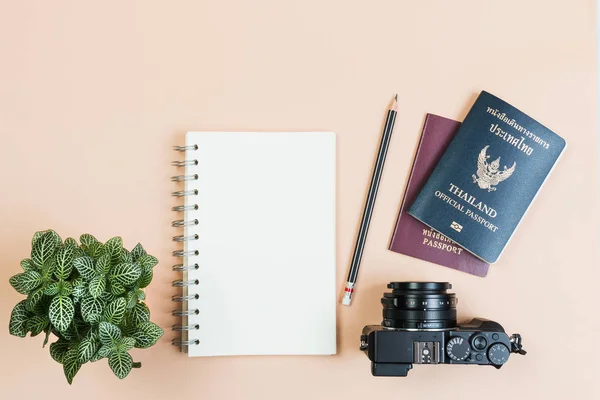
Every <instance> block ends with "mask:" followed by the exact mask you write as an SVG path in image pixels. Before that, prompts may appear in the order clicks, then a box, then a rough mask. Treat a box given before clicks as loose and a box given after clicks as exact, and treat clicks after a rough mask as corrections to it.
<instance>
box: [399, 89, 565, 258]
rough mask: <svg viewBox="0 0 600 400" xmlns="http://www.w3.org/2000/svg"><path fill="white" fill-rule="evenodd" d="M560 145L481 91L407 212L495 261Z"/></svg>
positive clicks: (560, 140) (562, 145)
mask: <svg viewBox="0 0 600 400" xmlns="http://www.w3.org/2000/svg"><path fill="white" fill-rule="evenodd" d="M565 147H566V142H565V140H564V139H563V138H561V137H560V136H558V135H557V134H556V133H554V132H552V131H551V130H550V129H548V128H546V127H545V126H543V125H542V124H540V123H539V122H537V121H535V120H534V119H533V118H531V117H529V116H528V115H526V114H525V113H523V112H521V111H519V110H518V109H516V108H515V107H513V106H511V105H510V104H508V103H507V102H505V101H503V100H501V99H499V98H498V97H496V96H494V95H492V94H490V93H488V92H486V91H482V92H481V93H480V94H479V96H478V98H477V100H476V101H475V103H474V104H473V106H472V108H471V110H470V111H469V113H468V114H467V116H466V118H465V120H464V121H463V123H462V125H461V126H460V128H458V131H457V132H456V135H455V136H454V138H453V139H452V141H451V142H450V144H449V145H448V148H447V149H446V151H445V152H444V154H443V155H442V157H441V158H440V161H439V162H438V163H437V165H436V166H435V168H434V170H433V172H432V173H431V175H430V177H429V179H428V180H427V182H426V183H425V185H424V186H423V188H422V189H421V191H420V192H419V194H418V196H417V198H416V200H415V201H414V203H413V204H412V205H411V206H410V208H409V210H408V213H409V214H410V215H412V216H413V217H415V218H417V219H418V220H420V221H421V222H423V223H424V224H426V225H428V226H430V227H431V228H433V229H434V230H436V231H438V232H440V233H441V234H442V235H444V236H446V237H448V238H449V239H450V240H452V241H454V242H456V243H458V244H459V245H460V246H462V247H463V248H465V249H466V250H468V251H469V252H471V253H473V254H474V255H476V256H477V257H479V258H481V259H482V260H484V261H485V262H488V263H490V264H491V263H495V262H496V261H497V260H498V258H499V257H500V254H501V253H502V251H503V250H504V249H505V247H506V244H507V243H508V241H509V239H510V238H511V236H512V235H513V233H514V231H515V229H516V228H517V226H518V224H519V222H520V221H521V219H522V218H523V216H524V215H525V213H526V212H527V209H528V208H529V206H530V205H531V203H532V202H533V200H534V198H535V197H536V195H537V194H538V192H539V190H540V188H541V186H542V184H543V183H544V182H545V180H546V178H547V177H548V175H549V174H550V172H551V170H552V169H553V167H554V166H555V164H556V162H557V161H558V159H559V157H560V155H561V154H562V152H563V151H564V149H565Z"/></svg>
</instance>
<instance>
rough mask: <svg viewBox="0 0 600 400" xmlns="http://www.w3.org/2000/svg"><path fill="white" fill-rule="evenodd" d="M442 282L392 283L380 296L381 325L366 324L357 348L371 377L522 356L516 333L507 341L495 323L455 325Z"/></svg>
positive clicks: (478, 320)
mask: <svg viewBox="0 0 600 400" xmlns="http://www.w3.org/2000/svg"><path fill="white" fill-rule="evenodd" d="M451 287H452V285H450V284H449V283H447V282H392V283H390V284H389V285H388V288H391V289H393V290H392V292H391V293H384V297H383V298H382V299H381V303H382V305H383V318H384V319H383V322H382V323H381V325H367V326H365V327H364V328H363V331H362V335H361V337H360V349H361V350H362V351H364V352H365V354H366V355H367V357H368V358H369V360H371V373H372V374H373V375H374V376H406V375H407V374H408V371H409V370H410V369H412V367H413V364H464V365H491V366H494V367H496V368H500V367H501V366H502V365H503V364H504V363H506V362H507V361H508V358H509V356H510V353H520V354H525V351H524V350H523V349H522V348H521V337H520V335H518V334H515V335H512V336H511V337H509V336H508V335H507V334H506V333H505V331H504V328H503V327H502V326H501V325H500V324H499V323H497V322H494V321H490V320H487V319H482V318H475V319H473V320H471V321H470V322H469V323H466V324H457V323H456V304H457V302H458V300H457V299H456V297H455V295H454V294H453V293H447V292H446V290H447V289H449V288H451Z"/></svg>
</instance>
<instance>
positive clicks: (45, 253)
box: [31, 232, 57, 267]
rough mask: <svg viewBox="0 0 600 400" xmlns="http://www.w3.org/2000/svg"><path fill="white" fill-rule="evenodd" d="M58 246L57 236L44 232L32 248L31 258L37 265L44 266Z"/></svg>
mask: <svg viewBox="0 0 600 400" xmlns="http://www.w3.org/2000/svg"><path fill="white" fill-rule="evenodd" d="M55 234H56V233H55ZM56 247H57V244H56V236H54V235H52V233H50V232H47V233H44V234H43V235H42V237H41V238H39V239H38V240H36V242H35V243H34V244H33V246H32V248H31V260H32V261H33V263H34V264H35V265H37V266H39V267H41V266H43V265H44V264H45V263H46V262H47V261H48V260H50V259H51V258H52V256H54V253H55V252H56Z"/></svg>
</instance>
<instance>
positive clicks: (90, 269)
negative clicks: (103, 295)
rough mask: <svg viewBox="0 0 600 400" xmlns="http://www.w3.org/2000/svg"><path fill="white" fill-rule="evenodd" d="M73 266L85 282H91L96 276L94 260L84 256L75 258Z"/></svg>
mask: <svg viewBox="0 0 600 400" xmlns="http://www.w3.org/2000/svg"><path fill="white" fill-rule="evenodd" d="M73 265H74V266H75V268H77V271H79V274H80V275H81V276H82V277H83V279H85V280H88V281H89V280H92V279H93V278H94V276H96V271H95V269H94V260H93V259H92V258H91V257H87V256H84V257H79V258H76V259H75V260H73Z"/></svg>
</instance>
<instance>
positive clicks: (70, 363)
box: [63, 349, 81, 385]
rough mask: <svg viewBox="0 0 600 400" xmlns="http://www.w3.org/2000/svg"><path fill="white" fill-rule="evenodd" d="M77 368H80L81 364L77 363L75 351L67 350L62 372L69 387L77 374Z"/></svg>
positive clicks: (77, 357)
mask: <svg viewBox="0 0 600 400" xmlns="http://www.w3.org/2000/svg"><path fill="white" fill-rule="evenodd" d="M79 368H81V363H80V362H79V356H78V354H77V350H76V349H71V350H68V351H67V352H66V353H65V356H64V358H63V370H64V372H65V377H66V378H67V382H69V385H70V384H72V383H73V378H74V377H75V374H77V371H79Z"/></svg>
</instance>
